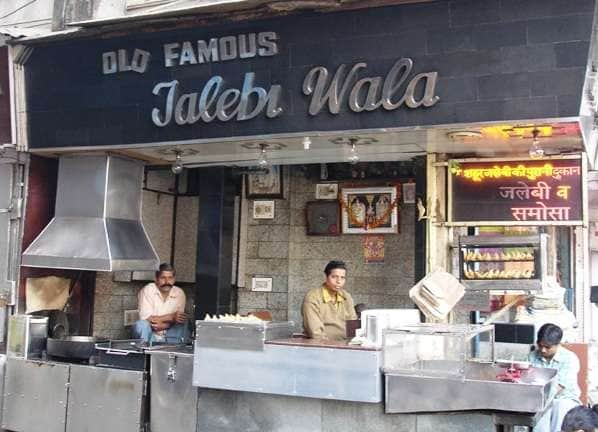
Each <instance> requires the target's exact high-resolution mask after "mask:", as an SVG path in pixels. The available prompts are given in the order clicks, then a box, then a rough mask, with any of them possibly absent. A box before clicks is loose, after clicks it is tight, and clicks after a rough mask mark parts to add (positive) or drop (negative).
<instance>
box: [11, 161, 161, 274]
mask: <svg viewBox="0 0 598 432" xmlns="http://www.w3.org/2000/svg"><path fill="white" fill-rule="evenodd" d="M142 182H143V165H142V164H141V163H139V162H135V161H132V160H129V159H124V158H121V157H115V156H79V157H61V158H60V160H59V167H58V187H57V192H56V211H55V215H54V219H52V221H51V222H50V223H49V224H48V226H46V228H44V230H43V231H42V232H41V234H40V235H39V236H38V237H37V238H36V239H35V240H34V241H33V243H31V245H30V246H29V247H28V248H27V250H25V252H23V257H22V262H21V264H22V265H23V266H27V267H50V268H60V269H77V270H95V271H134V270H156V269H157V268H158V265H159V260H158V256H157V255H156V252H155V250H154V247H153V246H152V244H151V242H150V240H149V238H148V236H147V233H146V232H145V228H144V227H143V224H142V222H141V197H142Z"/></svg>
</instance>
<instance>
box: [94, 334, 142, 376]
mask: <svg viewBox="0 0 598 432" xmlns="http://www.w3.org/2000/svg"><path fill="white" fill-rule="evenodd" d="M146 348H147V345H146V344H145V342H144V341H143V340H142V339H124V340H113V341H108V342H101V343H98V344H96V349H97V350H98V364H97V365H98V366H101V367H113V368H117V369H128V370H137V371H143V370H147V367H148V359H147V356H146V355H145V349H146Z"/></svg>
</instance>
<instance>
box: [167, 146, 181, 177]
mask: <svg viewBox="0 0 598 432" xmlns="http://www.w3.org/2000/svg"><path fill="white" fill-rule="evenodd" d="M174 154H175V155H176V156H175V158H174V163H173V164H172V166H171V167H170V170H171V171H172V173H173V174H180V173H182V172H183V161H182V158H181V152H180V151H178V150H175V151H174Z"/></svg>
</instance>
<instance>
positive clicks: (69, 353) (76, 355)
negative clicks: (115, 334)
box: [46, 336, 108, 360]
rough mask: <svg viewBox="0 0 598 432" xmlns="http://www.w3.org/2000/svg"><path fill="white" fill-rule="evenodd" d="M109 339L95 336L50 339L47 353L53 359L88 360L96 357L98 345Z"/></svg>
mask: <svg viewBox="0 0 598 432" xmlns="http://www.w3.org/2000/svg"><path fill="white" fill-rule="evenodd" d="M107 340H108V339H106V338H100V337H95V336H67V337H65V338H63V339H54V338H48V344H47V348H46V350H47V353H48V355H49V356H52V357H63V358H70V359H80V360H87V359H89V358H90V357H91V356H94V355H96V343H98V342H106V341H107Z"/></svg>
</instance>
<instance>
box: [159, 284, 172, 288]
mask: <svg viewBox="0 0 598 432" xmlns="http://www.w3.org/2000/svg"><path fill="white" fill-rule="evenodd" d="M173 286H174V285H171V284H164V285H160V286H159V288H164V287H168V288H172V287H173Z"/></svg>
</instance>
